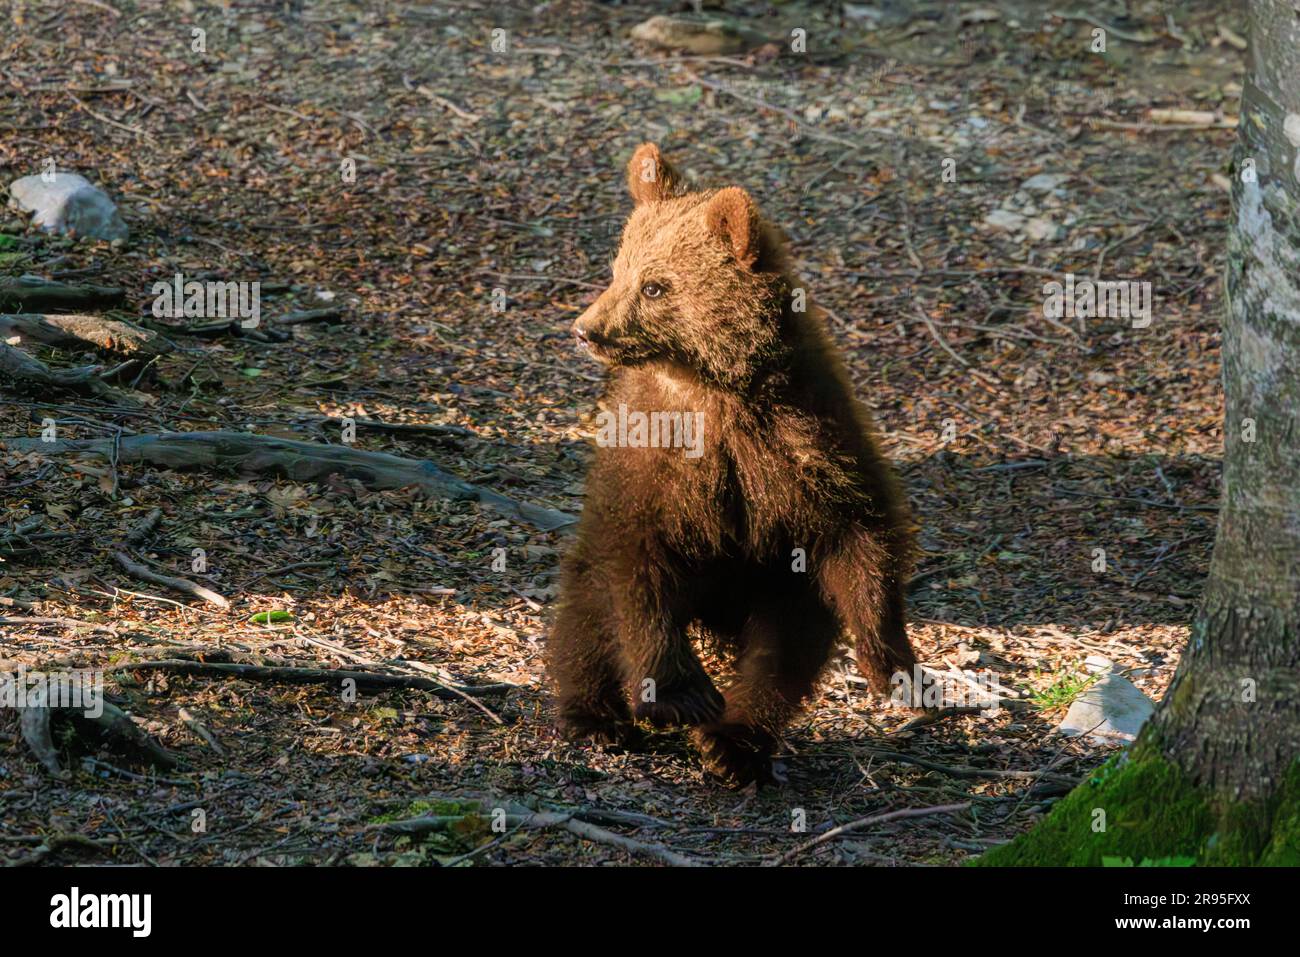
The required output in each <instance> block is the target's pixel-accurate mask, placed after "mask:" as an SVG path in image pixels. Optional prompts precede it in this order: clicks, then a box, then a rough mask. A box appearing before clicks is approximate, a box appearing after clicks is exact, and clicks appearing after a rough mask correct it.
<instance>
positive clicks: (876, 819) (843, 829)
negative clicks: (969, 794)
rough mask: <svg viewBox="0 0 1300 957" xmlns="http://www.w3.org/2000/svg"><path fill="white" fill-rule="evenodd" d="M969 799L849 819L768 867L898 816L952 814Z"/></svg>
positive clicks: (962, 808) (964, 806)
mask: <svg viewBox="0 0 1300 957" xmlns="http://www.w3.org/2000/svg"><path fill="white" fill-rule="evenodd" d="M970 805H971V802H970V801H964V802H962V803H961V804H941V805H939V806H938V807H909V808H904V809H903V810H901V811H889V812H888V813H885V814H875V815H872V816H871V817H864V818H860V819H858V820H856V821H850V822H849V823H848V824H841V825H840V826H839V827H833V828H831V829H830V830H829V831H827V832H826V833H824V834H819V835H818V836H817V837H815V838H813V839H812V840H811V841H805V842H804V843H803V844H800V845H799V846H798V847H794V848H791V849H790V850H788V851H786V852H785V853H784V854H782V855H781V856H780V857H778V858H777V859H776V860H774V861H771V862H769V864H768V866H769V867H780V866H781V865H782V864H788V863H789V862H790V861H792V860H794V859H795V858H796V857H798V856H799V855H800V854H803V853H804V852H805V851H810V850H812V849H813V848H814V847H817V846H819V845H821V844H825V843H826V842H827V841H833V840H835V839H836V838H839V837H843V836H844V835H845V834H849V833H852V832H854V831H860V830H862V829H863V828H864V827H871V826H873V825H876V824H884V823H885V822H887V821H896V820H899V819H900V818H907V817H925V816H927V815H930V814H952V813H956V812H957V811H964V810H966V809H967V808H968V807H970Z"/></svg>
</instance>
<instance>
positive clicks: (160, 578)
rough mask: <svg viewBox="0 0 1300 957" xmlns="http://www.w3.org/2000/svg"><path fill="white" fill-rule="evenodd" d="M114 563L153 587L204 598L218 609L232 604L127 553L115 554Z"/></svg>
mask: <svg viewBox="0 0 1300 957" xmlns="http://www.w3.org/2000/svg"><path fill="white" fill-rule="evenodd" d="M113 561H115V562H117V564H118V565H120V566H121V568H122V570H123V571H124V572H126V573H127V574H128V575H131V576H133V577H135V578H138V579H140V580H141V581H146V582H149V583H150V584H153V585H162V586H163V587H164V588H170V589H171V590H172V591H179V592H184V593H185V594H187V595H193V596H194V597H195V598H202V599H203V600H204V601H206V602H209V603H210V604H213V605H216V606H217V607H218V608H229V607H230V602H228V601H226V599H225V598H224V597H222V596H221V595H218V594H217V593H216V592H214V591H212V589H210V588H204V587H203V586H202V585H200V584H198V583H196V582H192V581H190V580H189V579H188V578H173V577H172V576H170V575H162V574H160V573H158V572H156V571H154V570H153V569H151V568H147V567H146V566H144V565H141V564H140V563H139V562H137V561H133V560H132V559H131V557H130V556H129V555H127V554H126V553H125V552H114V553H113Z"/></svg>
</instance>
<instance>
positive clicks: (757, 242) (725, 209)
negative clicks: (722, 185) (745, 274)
mask: <svg viewBox="0 0 1300 957" xmlns="http://www.w3.org/2000/svg"><path fill="white" fill-rule="evenodd" d="M704 224H705V226H707V227H708V230H709V232H710V233H712V234H713V235H715V236H717V237H718V238H719V239H721V240H722V241H723V242H724V243H726V244H727V247H728V248H729V249H730V250H731V252H732V255H734V256H735V257H736V261H737V262H739V263H740V264H741V265H742V266H744V267H745V268H746V269H753V268H754V264H755V263H756V262H757V261H758V256H759V253H760V252H761V250H762V245H763V230H762V223H761V222H760V221H759V218H758V206H757V205H756V204H755V203H754V201H753V199H751V198H750V196H749V194H748V193H747V192H745V191H744V190H743V189H741V188H740V187H739V186H728V187H727V188H726V189H721V190H718V192H717V193H716V194H715V195H714V197H713V198H712V199H710V200H709V202H708V205H707V206H706V207H705V210H704Z"/></svg>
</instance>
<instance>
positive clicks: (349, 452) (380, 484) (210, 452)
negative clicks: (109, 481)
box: [0, 350, 577, 531]
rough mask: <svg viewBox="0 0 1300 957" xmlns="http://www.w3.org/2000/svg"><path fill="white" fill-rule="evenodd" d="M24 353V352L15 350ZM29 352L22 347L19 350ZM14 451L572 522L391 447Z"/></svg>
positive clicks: (234, 440)
mask: <svg viewBox="0 0 1300 957" xmlns="http://www.w3.org/2000/svg"><path fill="white" fill-rule="evenodd" d="M13 351H16V350H13ZM19 354H20V355H21V353H19ZM0 442H3V443H4V445H6V446H8V447H9V448H11V449H21V450H24V451H33V452H42V453H44V454H47V455H60V454H68V453H72V452H86V453H90V454H93V455H99V456H103V457H105V458H107V457H110V456H112V455H114V454H116V455H117V461H118V462H128V463H129V462H148V463H150V464H152V465H159V466H162V467H164V468H176V469H180V468H193V467H195V466H207V467H211V468H214V469H218V470H228V471H233V472H240V471H242V472H270V473H273V474H276V475H283V476H284V477H286V478H288V479H290V480H292V481H295V482H319V481H321V480H323V479H325V478H327V477H329V476H331V475H340V476H343V477H345V478H352V479H356V480H357V481H359V482H360V483H361V484H362V485H364V486H365V487H366V488H368V489H370V490H372V491H382V490H385V489H397V488H405V487H407V486H415V487H417V488H419V489H421V490H422V491H424V492H425V493H427V494H430V495H433V496H435V497H438V498H446V499H451V500H453V501H472V502H479V503H481V504H483V505H487V506H489V507H491V508H493V509H495V510H496V511H498V512H501V513H502V514H504V515H507V516H509V517H510V518H512V519H515V520H518V521H523V522H527V523H528V524H530V525H533V526H534V527H536V528H540V529H542V530H544V531H551V530H554V529H561V528H564V527H566V526H568V525H572V524H573V523H574V522H575V521H577V519H576V518H575V517H574V516H572V515H569V514H566V513H565V512H559V511H556V510H554V509H549V508H542V507H539V506H536V505H529V504H527V503H526V502H518V501H515V500H514V499H512V498H508V497H506V496H504V495H499V494H497V493H496V492H492V491H489V490H487V489H483V488H479V487H478V486H476V485H472V484H470V483H469V482H466V481H465V480H463V479H460V478H457V477H456V476H454V475H452V474H450V473H448V472H444V471H443V470H442V469H440V468H439V467H438V466H437V465H435V464H434V463H432V462H429V461H427V460H422V459H408V458H403V457H402V456H398V455H390V454H389V453H387V452H364V451H362V450H360V449H353V448H349V447H348V446H344V445H322V444H319V443H316V442H299V441H296V440H293V439H280V438H275V437H273V436H266V435H249V434H247V433H243V432H163V433H160V434H157V435H124V436H121V437H120V439H117V440H114V439H72V440H61V441H57V442H43V441H41V440H40V439H29V438H13V439H0Z"/></svg>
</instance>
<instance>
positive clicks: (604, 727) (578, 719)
mask: <svg viewBox="0 0 1300 957" xmlns="http://www.w3.org/2000/svg"><path fill="white" fill-rule="evenodd" d="M556 726H557V727H558V728H559V731H560V734H561V735H563V736H564V738H565V739H566V740H568V741H573V742H575V743H584V744H599V745H604V746H606V747H613V748H621V749H623V750H625V751H637V750H640V748H641V747H642V745H643V744H644V739H645V735H643V734H642V733H641V730H640V729H639V728H638V727H637V726H636V725H634V724H633V723H632V722H631V721H630V720H628V719H626V718H611V717H608V716H606V715H593V714H585V713H581V714H580V713H564V714H561V715H560V717H559V720H558V721H557V722H556Z"/></svg>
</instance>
